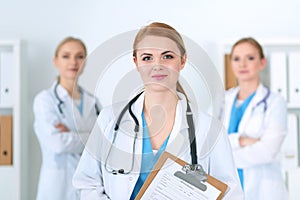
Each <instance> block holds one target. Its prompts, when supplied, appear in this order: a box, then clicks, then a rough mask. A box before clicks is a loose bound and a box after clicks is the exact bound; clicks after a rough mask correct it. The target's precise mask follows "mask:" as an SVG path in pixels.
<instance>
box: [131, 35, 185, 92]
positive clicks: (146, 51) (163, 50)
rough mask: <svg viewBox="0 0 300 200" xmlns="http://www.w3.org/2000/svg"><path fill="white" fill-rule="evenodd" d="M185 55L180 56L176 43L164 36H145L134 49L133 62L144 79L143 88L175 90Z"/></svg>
mask: <svg viewBox="0 0 300 200" xmlns="http://www.w3.org/2000/svg"><path fill="white" fill-rule="evenodd" d="M185 61H186V56H185V55H184V56H183V57H181V56H180V51H179V48H178V47H177V45H176V43H175V42H174V41H173V40H171V39H169V38H166V37H158V36H146V37H145V38H144V39H142V40H141V41H140V42H139V43H138V45H137V50H136V56H135V57H134V63H135V64H136V67H137V69H138V71H139V73H140V75H141V77H142V79H143V81H144V84H145V88H146V89H148V90H149V89H151V90H155V91H164V90H171V91H174V92H175V91H176V83H177V81H178V77H179V72H180V70H182V69H183V67H184V65H185Z"/></svg>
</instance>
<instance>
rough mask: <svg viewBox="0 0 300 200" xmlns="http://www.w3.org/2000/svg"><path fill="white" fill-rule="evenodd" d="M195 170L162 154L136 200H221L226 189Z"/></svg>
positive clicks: (212, 178) (181, 161)
mask: <svg viewBox="0 0 300 200" xmlns="http://www.w3.org/2000/svg"><path fill="white" fill-rule="evenodd" d="M199 166H200V165H198V167H197V169H195V168H193V165H189V164H187V163H186V162H185V161H183V160H181V159H179V158H177V157H176V156H174V155H172V154H170V153H168V152H163V153H162V155H161V156H160V158H159V159H158V161H157V163H156V164H155V166H154V167H153V170H152V171H151V173H150V174H149V176H148V178H147V179H146V181H145V183H144V185H143V186H142V188H141V190H140V192H139V193H138V195H137V196H136V200H145V199H161V198H162V197H167V198H169V199H178V200H179V199H186V198H189V199H210V200H211V199H214V200H215V199H218V200H219V199H222V197H223V196H224V194H225V191H226V189H227V187H228V186H227V185H226V184H225V183H223V182H221V181H219V180H217V179H216V178H214V177H212V176H210V175H207V174H205V172H204V171H203V170H202V167H200V168H199ZM186 168H188V169H186ZM183 172H185V173H183Z"/></svg>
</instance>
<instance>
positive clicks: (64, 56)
mask: <svg viewBox="0 0 300 200" xmlns="http://www.w3.org/2000/svg"><path fill="white" fill-rule="evenodd" d="M62 58H64V59H68V58H70V56H69V55H63V56H62Z"/></svg>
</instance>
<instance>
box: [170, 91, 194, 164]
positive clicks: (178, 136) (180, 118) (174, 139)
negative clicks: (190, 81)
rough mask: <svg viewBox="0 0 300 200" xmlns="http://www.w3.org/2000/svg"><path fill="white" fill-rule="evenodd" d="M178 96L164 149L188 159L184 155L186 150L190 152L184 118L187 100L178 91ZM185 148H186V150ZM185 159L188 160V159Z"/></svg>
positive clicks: (185, 119) (186, 125) (186, 124)
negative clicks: (174, 114)
mask: <svg viewBox="0 0 300 200" xmlns="http://www.w3.org/2000/svg"><path fill="white" fill-rule="evenodd" d="M178 96H179V98H180V100H179V101H178V104H177V107H176V116H175V122H174V126H173V129H172V132H171V135H170V138H169V141H168V144H167V147H166V151H168V152H170V153H172V154H173V155H175V156H178V157H181V158H183V159H184V160H186V159H188V158H187V156H186V155H187V152H190V151H189V149H190V145H189V140H188V123H187V118H186V109H187V101H186V100H185V97H184V96H183V95H182V94H181V93H178ZM186 148H188V151H187V149H186ZM186 161H187V162H188V161H189V160H186Z"/></svg>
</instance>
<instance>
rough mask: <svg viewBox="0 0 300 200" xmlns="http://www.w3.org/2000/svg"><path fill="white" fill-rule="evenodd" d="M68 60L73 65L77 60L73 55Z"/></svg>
mask: <svg viewBox="0 0 300 200" xmlns="http://www.w3.org/2000/svg"><path fill="white" fill-rule="evenodd" d="M70 62H71V64H73V65H75V64H77V62H78V61H77V58H76V57H75V56H74V57H71V59H70Z"/></svg>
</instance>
